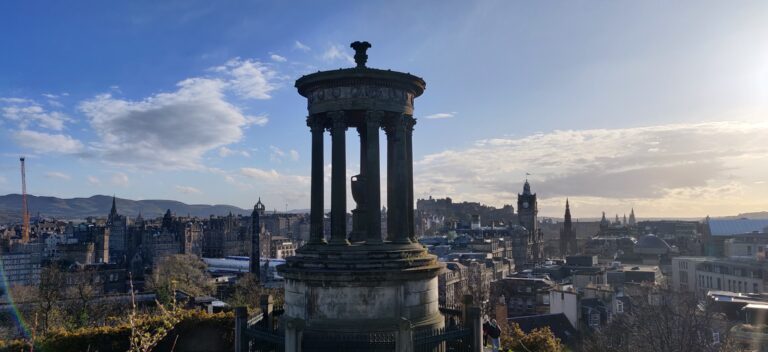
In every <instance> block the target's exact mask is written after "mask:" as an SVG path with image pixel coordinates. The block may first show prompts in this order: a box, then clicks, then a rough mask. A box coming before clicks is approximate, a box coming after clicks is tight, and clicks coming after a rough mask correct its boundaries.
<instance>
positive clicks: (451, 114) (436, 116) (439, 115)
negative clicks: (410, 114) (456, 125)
mask: <svg viewBox="0 0 768 352" xmlns="http://www.w3.org/2000/svg"><path fill="white" fill-rule="evenodd" d="M454 116H456V112H455V111H454V112H440V113H437V114H432V115H427V116H424V118H425V119H428V120H436V119H447V118H451V117H454Z"/></svg>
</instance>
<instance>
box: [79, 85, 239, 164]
mask: <svg viewBox="0 0 768 352" xmlns="http://www.w3.org/2000/svg"><path fill="white" fill-rule="evenodd" d="M227 84H228V83H227V82H225V81H223V80H219V79H209V78H191V79H187V80H184V81H181V82H179V83H178V85H177V86H178V90H176V91H174V92H171V93H159V94H155V95H153V96H150V97H147V98H145V99H143V100H140V101H129V100H122V99H117V98H114V97H112V96H111V95H109V94H105V95H100V96H97V97H95V98H93V99H91V100H88V101H86V102H84V103H82V104H81V105H80V110H81V111H82V112H83V113H84V114H85V115H86V116H87V117H88V118H89V121H90V124H91V126H92V127H93V129H94V131H95V132H96V133H97V135H98V136H99V138H100V141H99V142H98V143H95V144H94V146H93V149H94V150H95V151H97V152H99V153H100V154H101V155H102V157H103V159H104V160H106V161H108V162H112V163H116V164H141V165H144V166H149V167H152V168H186V169H191V168H199V167H200V163H199V162H200V159H201V157H202V155H203V154H204V153H206V152H207V151H209V150H212V149H217V148H220V147H222V146H224V145H227V144H231V143H234V142H237V141H239V140H240V139H241V138H242V135H243V128H244V127H246V126H247V125H248V124H249V123H251V122H249V118H248V117H246V116H245V115H244V114H243V113H242V112H241V111H240V109H238V108H237V107H236V106H234V105H232V104H230V103H229V102H227V101H226V100H225V97H224V93H223V91H224V89H225V87H226V86H227Z"/></svg>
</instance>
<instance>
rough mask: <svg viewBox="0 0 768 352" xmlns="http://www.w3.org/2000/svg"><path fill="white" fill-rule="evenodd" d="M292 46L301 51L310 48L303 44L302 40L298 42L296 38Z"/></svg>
mask: <svg viewBox="0 0 768 352" xmlns="http://www.w3.org/2000/svg"><path fill="white" fill-rule="evenodd" d="M293 48H294V49H297V50H301V51H310V50H312V48H310V47H308V46H307V45H305V44H304V43H302V42H300V41H298V40H297V41H295V42H294V43H293Z"/></svg>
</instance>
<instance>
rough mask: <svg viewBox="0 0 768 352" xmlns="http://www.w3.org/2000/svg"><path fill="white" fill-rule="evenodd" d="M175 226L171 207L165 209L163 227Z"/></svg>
mask: <svg viewBox="0 0 768 352" xmlns="http://www.w3.org/2000/svg"><path fill="white" fill-rule="evenodd" d="M171 227H173V216H172V215H171V209H168V210H166V211H165V215H163V223H162V228H164V229H168V230H170V229H171Z"/></svg>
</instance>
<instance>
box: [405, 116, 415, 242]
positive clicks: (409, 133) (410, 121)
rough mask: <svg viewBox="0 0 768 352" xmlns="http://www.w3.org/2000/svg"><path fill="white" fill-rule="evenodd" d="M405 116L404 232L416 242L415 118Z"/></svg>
mask: <svg viewBox="0 0 768 352" xmlns="http://www.w3.org/2000/svg"><path fill="white" fill-rule="evenodd" d="M404 117H405V150H406V158H407V159H408V160H406V162H405V168H406V169H407V172H406V174H407V175H406V181H405V182H406V188H407V189H408V190H407V192H406V197H407V198H408V200H407V202H406V203H407V208H406V211H407V212H408V226H406V232H407V233H408V236H410V238H411V241H412V242H416V223H415V219H414V214H413V210H414V209H413V144H412V143H413V126H414V125H416V119H415V118H413V116H408V115H406V116H404Z"/></svg>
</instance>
